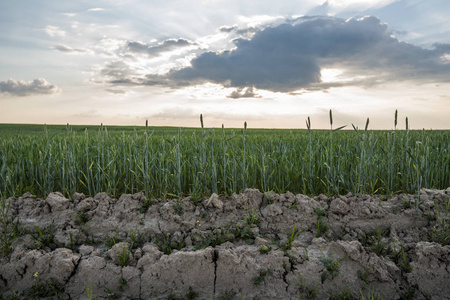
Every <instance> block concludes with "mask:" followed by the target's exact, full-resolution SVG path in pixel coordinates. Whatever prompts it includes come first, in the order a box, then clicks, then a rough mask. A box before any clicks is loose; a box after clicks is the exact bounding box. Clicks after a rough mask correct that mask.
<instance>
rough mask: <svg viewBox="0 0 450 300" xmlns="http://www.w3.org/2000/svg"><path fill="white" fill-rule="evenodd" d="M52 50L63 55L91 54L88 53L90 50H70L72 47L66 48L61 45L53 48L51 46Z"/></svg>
mask: <svg viewBox="0 0 450 300" xmlns="http://www.w3.org/2000/svg"><path fill="white" fill-rule="evenodd" d="M52 48H53V49H55V50H58V51H60V52H64V53H73V54H76V53H86V52H92V51H90V50H88V49H82V48H72V47H69V46H66V45H62V44H60V45H54V46H52Z"/></svg>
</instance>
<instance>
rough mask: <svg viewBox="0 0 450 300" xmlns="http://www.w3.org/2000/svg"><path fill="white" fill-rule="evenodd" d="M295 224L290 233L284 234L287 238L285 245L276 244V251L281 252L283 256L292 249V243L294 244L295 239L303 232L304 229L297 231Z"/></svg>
mask: <svg viewBox="0 0 450 300" xmlns="http://www.w3.org/2000/svg"><path fill="white" fill-rule="evenodd" d="M296 226H297V224H295V225H294V227H293V228H292V231H291V233H286V237H287V241H286V243H280V242H278V243H276V244H277V246H278V249H280V250H282V251H283V252H284V253H285V254H286V253H287V252H288V251H289V250H291V248H292V243H293V242H294V240H295V238H296V237H298V236H299V235H300V234H301V233H302V232H303V231H305V229H302V230H300V231H298V230H297V229H296Z"/></svg>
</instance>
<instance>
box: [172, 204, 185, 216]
mask: <svg viewBox="0 0 450 300" xmlns="http://www.w3.org/2000/svg"><path fill="white" fill-rule="evenodd" d="M172 208H173V210H174V211H175V213H176V214H177V215H179V216H181V215H183V204H182V203H181V202H179V201H177V202H175V203H174V204H172Z"/></svg>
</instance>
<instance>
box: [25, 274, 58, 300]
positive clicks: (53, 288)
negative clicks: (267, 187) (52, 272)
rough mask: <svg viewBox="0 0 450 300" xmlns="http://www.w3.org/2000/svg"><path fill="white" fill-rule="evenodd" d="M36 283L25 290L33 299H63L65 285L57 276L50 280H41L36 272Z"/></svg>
mask: <svg viewBox="0 0 450 300" xmlns="http://www.w3.org/2000/svg"><path fill="white" fill-rule="evenodd" d="M33 277H34V283H33V285H32V286H31V287H30V288H29V289H28V290H27V291H26V292H25V293H26V295H27V296H29V297H30V298H33V299H40V298H44V297H53V296H55V297H56V299H63V297H64V285H63V284H61V283H59V282H58V281H57V280H56V279H55V278H53V277H52V278H50V279H49V282H41V281H40V280H39V279H38V273H37V272H36V273H34V275H33Z"/></svg>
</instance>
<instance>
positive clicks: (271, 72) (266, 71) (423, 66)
mask: <svg viewBox="0 0 450 300" xmlns="http://www.w3.org/2000/svg"><path fill="white" fill-rule="evenodd" d="M235 44H236V48H235V49H234V50H231V51H224V52H207V53H203V54H202V55H200V56H199V57H197V58H195V59H193V60H192V61H191V66H190V67H186V68H182V69H179V70H172V71H171V72H170V73H169V74H168V79H169V80H171V81H174V82H177V83H178V85H180V83H181V85H186V84H197V83H201V82H208V81H209V82H215V83H220V84H222V85H224V86H231V87H237V88H244V87H247V86H254V87H255V88H258V89H267V90H271V91H275V92H291V91H295V90H298V89H301V88H308V87H310V86H314V85H317V84H320V82H321V75H320V71H321V68H324V67H335V68H336V67H338V68H343V69H344V70H345V71H346V74H349V75H357V76H367V75H375V76H377V78H378V81H387V80H406V79H424V78H425V79H430V80H437V81H439V80H441V81H442V80H444V81H448V79H449V78H450V76H449V75H450V65H448V64H444V63H443V62H442V59H441V56H442V54H443V53H448V48H449V45H448V44H437V45H435V49H433V50H428V49H423V48H420V47H417V46H414V45H412V44H408V43H404V42H400V41H399V40H398V39H396V38H395V37H393V36H392V35H391V33H390V31H389V30H388V26H387V24H384V23H382V22H381V21H380V20H379V19H378V18H376V17H373V16H371V17H364V18H361V19H349V20H347V21H346V20H343V19H340V18H333V17H306V18H300V19H297V20H295V21H294V22H291V24H282V25H279V26H276V27H267V28H265V29H264V30H261V31H258V32H256V33H255V34H254V36H253V37H252V38H251V39H250V40H245V39H238V40H236V41H235ZM370 80H371V82H374V80H373V78H371V79H370ZM378 81H377V82H378ZM353 84H354V83H353ZM358 84H364V82H361V81H358Z"/></svg>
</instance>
